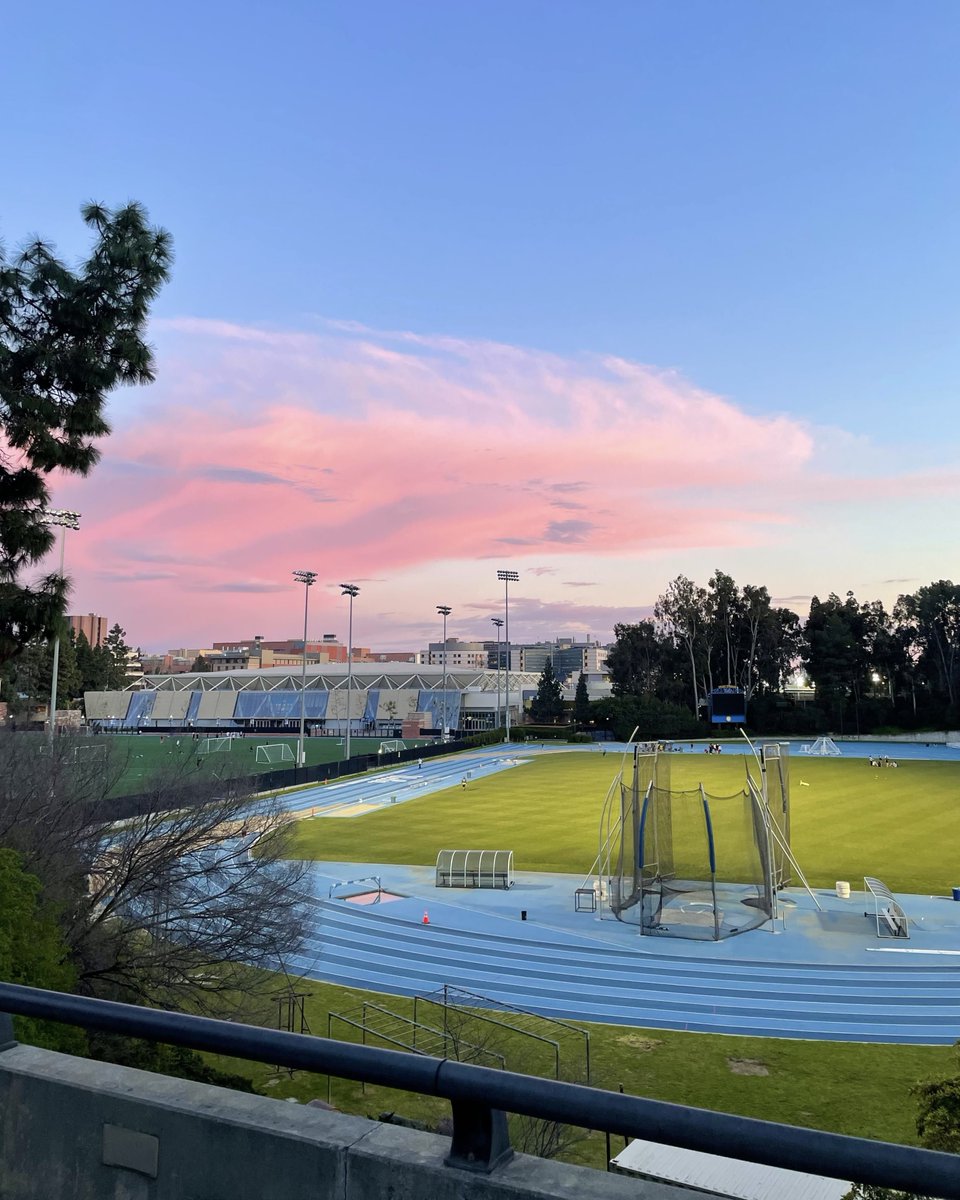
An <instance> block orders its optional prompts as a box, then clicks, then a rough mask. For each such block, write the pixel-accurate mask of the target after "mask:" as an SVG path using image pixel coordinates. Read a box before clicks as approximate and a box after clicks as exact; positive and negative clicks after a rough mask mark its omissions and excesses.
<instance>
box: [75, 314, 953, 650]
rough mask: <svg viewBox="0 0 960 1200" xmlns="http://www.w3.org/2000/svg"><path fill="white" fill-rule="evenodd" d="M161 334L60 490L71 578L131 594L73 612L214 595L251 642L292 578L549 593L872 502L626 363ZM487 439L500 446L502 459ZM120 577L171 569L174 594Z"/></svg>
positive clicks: (781, 422) (407, 343) (173, 604)
mask: <svg viewBox="0 0 960 1200" xmlns="http://www.w3.org/2000/svg"><path fill="white" fill-rule="evenodd" d="M154 333H155V335H156V337H157V340H158V341H159V354H158V361H159V369H160V370H159V381H158V383H157V384H156V385H155V386H154V387H152V388H151V389H149V390H148V391H146V392H142V393H141V392H138V393H136V403H134V401H133V393H131V392H124V393H123V394H122V395H119V396H118V399H117V401H116V403H115V405H114V411H113V422H114V434H113V435H112V436H111V437H110V438H108V439H106V440H105V442H104V444H103V461H102V463H101V465H100V466H99V467H98V469H97V470H96V472H94V474H93V475H92V476H91V477H90V478H89V479H88V480H82V481H81V480H63V481H61V482H60V483H58V490H57V502H58V503H61V504H63V505H65V506H74V507H78V508H80V509H81V510H82V511H83V512H84V523H83V529H82V536H78V537H77V538H76V539H73V541H72V544H71V550H70V569H71V572H72V573H73V574H74V575H75V576H76V577H77V579H78V580H80V581H82V579H83V578H84V572H86V578H87V579H89V580H91V581H93V580H95V579H96V578H98V577H100V578H104V579H105V578H106V576H107V575H108V574H110V573H112V576H111V577H112V578H113V579H114V580H116V581H119V580H121V579H126V580H127V582H126V583H125V584H120V583H119V582H117V583H115V585H114V591H113V593H111V594H110V595H105V596H104V597H103V599H102V600H100V599H97V596H98V592H97V588H96V587H95V586H91V588H90V589H89V590H90V593H91V594H90V596H89V597H88V599H87V604H88V605H91V606H93V605H95V604H102V605H103V607H105V608H108V609H109V610H110V611H114V610H115V608H116V606H117V605H122V606H124V607H125V608H126V609H127V610H135V611H136V613H137V616H138V619H139V620H142V621H143V622H144V624H146V625H153V626H156V627H160V628H165V629H171V631H173V630H174V629H175V628H177V622H181V623H182V622H183V620H184V613H183V605H182V603H181V602H180V599H179V598H180V596H182V595H183V594H185V593H192V594H194V595H201V594H203V593H207V594H209V595H211V596H213V595H217V594H219V595H220V596H221V597H222V598H223V604H222V605H221V606H220V608H219V609H215V608H213V607H210V608H208V609H207V610H206V615H205V616H204V618H203V620H204V624H205V625H206V626H209V627H210V628H211V630H212V629H213V627H214V626H216V627H217V628H220V627H222V624H221V623H223V622H226V621H235V622H237V623H238V632H240V631H242V629H245V630H246V632H247V633H249V632H250V626H252V625H254V624H260V623H261V611H262V610H261V608H259V607H258V606H257V604H256V601H255V597H256V596H257V595H258V594H269V593H271V592H277V593H282V592H283V591H284V590H286V588H287V580H288V577H289V572H290V569H291V567H293V566H299V565H305V566H310V565H311V563H313V564H317V565H318V566H319V567H322V566H323V565H324V564H327V563H329V564H335V567H331V568H330V573H331V575H339V576H340V577H341V578H349V577H350V576H352V575H356V576H359V577H363V578H365V579H370V580H374V579H376V580H380V579H386V580H390V579H395V578H396V577H397V576H398V575H404V576H405V577H408V578H410V579H417V578H421V579H422V578H425V577H426V575H427V574H428V573H429V572H431V571H433V572H435V573H436V572H439V571H440V569H441V567H442V568H443V569H444V570H445V571H446V574H447V577H448V578H457V577H458V575H459V574H461V573H462V572H461V569H460V566H459V565H458V564H462V563H463V562H465V561H469V562H471V563H476V562H482V561H485V560H488V559H493V558H496V559H501V558H503V557H504V556H505V555H506V556H508V557H509V558H510V559H512V560H514V561H516V562H517V565H518V566H523V564H522V563H521V562H520V561H519V560H521V559H530V560H532V562H533V563H535V564H538V565H535V566H531V567H529V568H527V569H528V571H529V572H530V573H531V574H533V575H535V576H542V577H543V578H544V583H545V584H547V583H550V582H551V576H552V575H554V574H555V573H556V572H557V570H558V569H559V568H558V567H557V566H556V565H555V564H554V563H552V562H551V560H552V559H557V558H563V557H571V556H576V557H577V558H578V560H579V558H581V557H582V556H584V555H590V556H592V557H602V558H608V559H611V560H613V559H625V558H626V557H629V558H630V559H631V560H632V561H636V559H637V558H638V556H642V555H644V554H652V553H655V554H661V555H662V554H664V553H670V554H673V555H680V554H687V553H693V552H698V551H700V550H702V549H705V548H709V549H710V551H711V552H712V553H713V552H719V551H721V550H723V549H724V548H730V547H754V546H758V545H761V544H763V543H764V541H765V540H769V539H770V538H771V534H772V533H776V536H777V538H779V539H782V537H783V532H782V531H783V529H784V528H786V527H789V526H790V525H791V524H794V523H796V522H797V521H799V520H802V519H803V514H804V511H805V510H804V507H803V506H804V505H806V506H807V508H808V509H809V507H810V506H812V504H813V503H815V502H824V498H825V497H829V496H830V495H831V494H832V492H831V489H834V491H835V492H836V494H837V495H841V496H842V495H844V494H845V493H846V491H847V490H853V491H856V492H857V495H858V496H860V495H864V494H868V493H869V492H870V491H871V489H870V488H868V489H866V491H864V489H863V488H862V486H861V483H862V481H857V483H856V485H854V484H853V483H851V481H850V479H848V478H842V479H841V478H838V477H836V476H835V475H831V474H829V473H828V472H826V471H825V470H824V469H823V468H822V465H821V463H820V460H819V459H818V457H817V456H818V443H817V440H816V438H815V435H814V431H812V430H811V429H809V428H808V427H807V426H806V425H805V424H804V423H803V422H801V421H798V420H793V419H790V418H788V417H785V416H779V415H771V416H760V415H756V414H753V413H748V412H745V411H743V410H741V409H739V408H738V407H737V406H736V405H735V404H734V403H732V402H731V401H730V400H728V399H726V398H724V397H722V396H719V395H716V394H713V393H710V392H708V391H705V390H703V389H701V388H698V387H696V386H695V385H694V384H692V383H690V382H689V381H687V380H685V379H684V378H683V377H682V376H680V375H678V374H677V373H675V372H667V371H661V370H658V369H656V368H654V367H651V366H648V365H644V364H641V363H636V362H629V361H627V360H625V359H622V358H616V357H599V356H590V355H580V356H568V357H564V356H561V355H556V354H547V353H544V352H540V351H535V350H528V349H524V348H521V347H516V346H510V345H503V344H499V343H494V342H489V341H482V340H471V339H467V338H454V337H444V336H429V335H424V334H419V333H414V332H410V331H387V332H378V331H375V330H371V329H369V328H367V327H365V326H362V325H359V324H357V323H355V322H337V321H327V322H321V323H319V324H318V327H317V328H316V329H315V330H312V331H310V330H308V331H303V330H283V329H270V328H265V327H248V326H243V325H238V324H234V323H230V322H224V321H209V320H200V319H197V318H191V317H184V318H179V319H177V320H172V321H165V322H162V323H160V324H159V325H157V326H156V327H155V329H154ZM497 429H502V430H509V436H505V437H502V438H498V439H497V440H496V441H494V440H492V437H491V430H497ZM861 449H862V448H856V447H854V449H853V451H851V453H853V452H856V453H860V452H861ZM531 463H536V464H537V466H536V467H535V468H531ZM534 471H535V474H534ZM853 473H854V472H853V471H851V475H852V474H853ZM915 474H916V475H917V477H918V478H917V480H914V478H913V477H911V476H904V477H903V478H902V480H901V481H900V483H899V484H898V485H897V486H898V487H900V488H901V489H902V491H903V492H909V491H910V489H911V488H914V487H922V488H925V489H927V490H929V489H931V488H932V489H933V490H934V491H936V492H937V493H938V494H946V493H947V492H948V491H949V490H950V489H951V488H955V487H956V485H957V478H956V473H955V472H954V473H951V472H949V471H943V472H941V473H940V475H939V476H937V477H936V479H935V480H933V481H932V482H931V479H930V477H929V475H928V476H927V477H926V479H925V482H923V483H922V484H921V483H920V482H919V473H915ZM880 482H881V481H877V488H878V489H879V486H880ZM887 483H888V484H889V481H887ZM857 489H859V490H857ZM893 490H894V491H895V490H896V488H894V489H893ZM891 494H892V493H891ZM811 496H813V497H814V499H810V497H811ZM565 514H570V515H565ZM545 558H546V559H547V562H546V563H544V559H545ZM131 562H135V563H144V564H153V565H155V566H161V567H162V566H164V565H169V566H170V567H171V570H173V569H174V568H175V569H176V574H177V579H176V586H175V587H174V586H164V583H165V578H164V576H163V575H162V574H161V573H159V572H155V573H153V574H152V576H151V578H144V577H142V576H143V574H144V573H140V575H139V576H138V573H137V571H135V570H134V571H132V572H131V570H130V564H131ZM371 568H373V569H375V570H376V571H377V575H376V576H370V574H369V572H370V569H371ZM574 569H575V570H578V571H579V570H581V569H583V568H581V567H577V568H574ZM585 569H586V570H587V571H589V570H590V568H589V565H588V566H586V568H585ZM97 573H99V575H98V574H97ZM247 575H249V577H247ZM276 581H281V582H276ZM169 582H170V584H173V583H174V581H173V579H172V577H171V578H170V580H169ZM104 586H105V585H104ZM411 586H413V585H411ZM424 586H425V585H424ZM553 586H554V587H559V586H560V585H559V581H557V582H554V584H553ZM569 586H579V584H578V583H577V581H573V583H571V584H570V585H569ZM659 586H660V583H659V581H658V582H657V583H655V584H654V585H653V587H652V590H653V592H654V593H655V592H656V591H657V590H659ZM244 596H249V599H248V600H244V599H243V597H244ZM445 596H447V597H448V598H449V588H447V589H446V591H445ZM231 597H234V598H233V599H231ZM453 599H454V600H455V599H456V598H455V597H453ZM410 602H411V603H414V601H413V600H411V601H410ZM415 603H417V604H419V603H421V601H420V600H419V599H417V600H416V601H415ZM198 604H199V601H198ZM391 607H392V610H393V611H400V610H401V609H402V605H401V604H400V603H398V602H393V601H391ZM198 611H199V610H198ZM292 611H293V608H291V612H292ZM618 611H620V610H618ZM551 619H553V618H551ZM585 619H586V618H585ZM617 619H620V618H617ZM190 620H191V622H192V623H191V626H190V628H196V620H195V618H194V616H193V615H191V616H190ZM131 624H132V621H131ZM138 636H139V634H138Z"/></svg>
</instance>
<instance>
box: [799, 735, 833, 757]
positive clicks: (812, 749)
mask: <svg viewBox="0 0 960 1200" xmlns="http://www.w3.org/2000/svg"><path fill="white" fill-rule="evenodd" d="M800 753H801V754H809V755H810V756H811V757H815V758H840V757H841V755H842V754H843V751H842V750H841V749H840V747H839V746H838V745H837V743H836V742H835V741H834V740H833V738H828V737H819V738H817V740H816V741H815V742H814V743H813V745H812V746H801V747H800Z"/></svg>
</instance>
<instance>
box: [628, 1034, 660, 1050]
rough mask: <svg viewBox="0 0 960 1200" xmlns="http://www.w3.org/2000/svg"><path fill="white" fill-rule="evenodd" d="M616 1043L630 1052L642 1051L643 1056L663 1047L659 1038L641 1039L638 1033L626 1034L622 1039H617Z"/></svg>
mask: <svg viewBox="0 0 960 1200" xmlns="http://www.w3.org/2000/svg"><path fill="white" fill-rule="evenodd" d="M617 1041H618V1042H619V1043H620V1045H621V1046H629V1047H630V1049H631V1050H642V1051H643V1052H644V1053H645V1054H649V1053H650V1052H651V1051H653V1050H656V1048H657V1047H658V1046H662V1045H663V1042H662V1040H661V1039H660V1038H648V1037H641V1036H640V1034H639V1033H626V1034H624V1035H623V1037H618V1038H617Z"/></svg>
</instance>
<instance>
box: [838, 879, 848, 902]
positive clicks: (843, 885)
mask: <svg viewBox="0 0 960 1200" xmlns="http://www.w3.org/2000/svg"><path fill="white" fill-rule="evenodd" d="M837 895H838V896H839V898H840V899H841V900H849V899H850V884H849V883H848V882H847V880H846V879H838V880H837Z"/></svg>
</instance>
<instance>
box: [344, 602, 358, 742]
mask: <svg viewBox="0 0 960 1200" xmlns="http://www.w3.org/2000/svg"><path fill="white" fill-rule="evenodd" d="M340 587H341V589H342V590H341V592H340V595H341V596H349V597H350V616H349V619H348V621H347V741H346V746H345V747H344V749H345V750H346V753H345V754H344V758H349V757H350V704H351V698H352V694H353V600H354V597H355V596H356V595H357V594H358V592H359V591H360V589H359V588H358V587H357V585H356V584H355V583H341V584H340Z"/></svg>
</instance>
